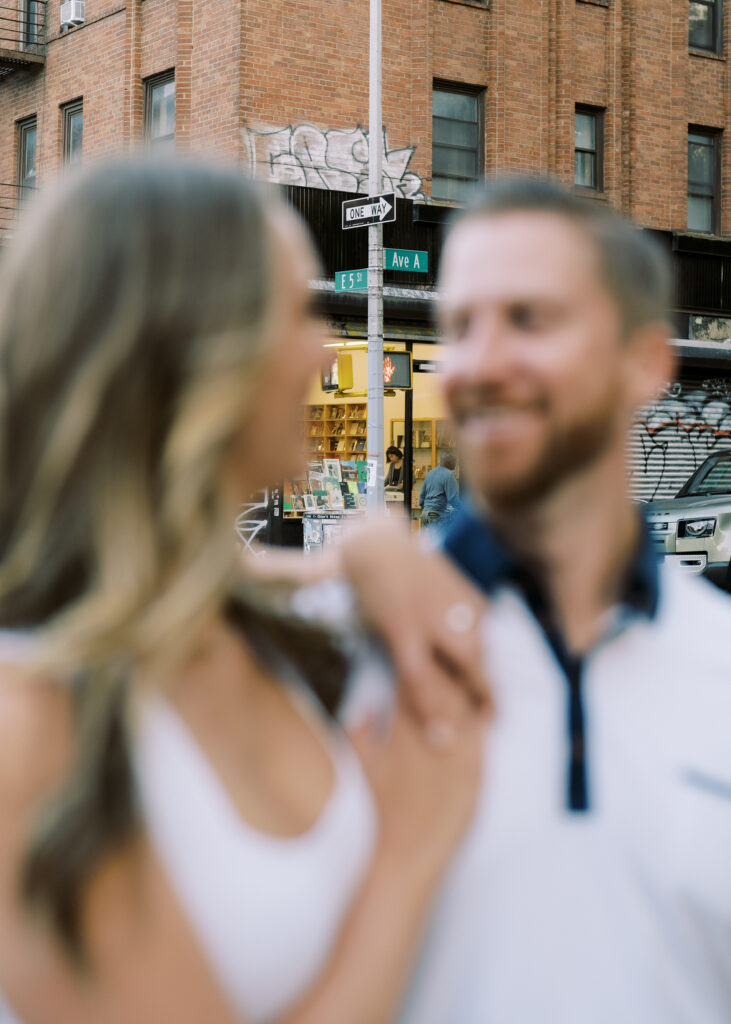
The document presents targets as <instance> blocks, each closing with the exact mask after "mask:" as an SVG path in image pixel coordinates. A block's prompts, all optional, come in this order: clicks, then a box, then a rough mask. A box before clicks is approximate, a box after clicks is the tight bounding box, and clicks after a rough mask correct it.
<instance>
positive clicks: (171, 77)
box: [145, 71, 175, 150]
mask: <svg viewBox="0 0 731 1024" xmlns="http://www.w3.org/2000/svg"><path fill="white" fill-rule="evenodd" d="M145 139H146V141H147V145H148V146H149V147H150V148H151V149H155V150H166V149H173V147H174V146H175V72H174V71H166V72H164V74H162V75H155V77H154V78H148V79H147V80H146V82H145Z"/></svg>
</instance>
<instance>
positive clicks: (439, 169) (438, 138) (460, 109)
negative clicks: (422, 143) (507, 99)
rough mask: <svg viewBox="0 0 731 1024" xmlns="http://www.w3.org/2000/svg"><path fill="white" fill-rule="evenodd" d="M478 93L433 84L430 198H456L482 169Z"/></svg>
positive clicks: (471, 183) (475, 179)
mask: <svg viewBox="0 0 731 1024" xmlns="http://www.w3.org/2000/svg"><path fill="white" fill-rule="evenodd" d="M481 105H482V104H481V97H480V95H479V94H478V93H477V92H475V91H472V90H471V91H467V90H459V89H457V88H456V87H451V86H449V87H448V86H437V87H435V88H434V94H433V97H432V198H433V199H450V200H453V201H455V202H460V201H461V200H463V199H465V198H466V195H467V193H468V192H469V189H470V186H471V185H473V184H474V182H476V181H477V180H478V178H479V177H480V174H481V173H482V166H481V160H480V140H481V138H482V132H481V131H480V122H481Z"/></svg>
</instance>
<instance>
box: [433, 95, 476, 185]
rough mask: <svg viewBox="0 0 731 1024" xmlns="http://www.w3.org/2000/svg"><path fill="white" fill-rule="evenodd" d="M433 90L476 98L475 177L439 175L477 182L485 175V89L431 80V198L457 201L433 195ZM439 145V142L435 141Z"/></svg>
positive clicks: (467, 182) (458, 147)
mask: <svg viewBox="0 0 731 1024" xmlns="http://www.w3.org/2000/svg"><path fill="white" fill-rule="evenodd" d="M435 92H452V93H457V94H458V95H460V96H474V97H475V98H476V100H477V146H476V147H475V149H476V157H477V161H476V163H477V171H476V174H475V178H474V179H472V178H460V177H459V176H458V175H445V174H440V175H439V177H442V178H444V177H451V178H452V180H454V181H462V182H464V183H465V184H469V183H471V182H472V181H474V183H475V184H478V183H479V182H480V181H481V180H482V179H484V177H485V89H484V88H483V87H482V86H479V85H468V84H466V83H463V82H450V81H447V80H445V79H443V78H435V79H434V80H433V81H432V115H431V117H432V121H431V131H432V135H431V198H432V200H433V201H434V202H436V203H459V202H460V200H457V199H447V198H441V197H439V196H435V195H434V93H435ZM454 120H456V118H455V119H454ZM460 123H461V124H468V123H471V122H467V121H463V122H460ZM437 145H441V143H437ZM447 148H449V147H447ZM453 148H455V149H460V148H462V149H465V150H466V151H467V152H471V150H468V149H467V147H460V146H455V147H453Z"/></svg>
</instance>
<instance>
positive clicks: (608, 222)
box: [450, 177, 672, 334]
mask: <svg viewBox="0 0 731 1024" xmlns="http://www.w3.org/2000/svg"><path fill="white" fill-rule="evenodd" d="M509 213H549V214H555V215H556V216H558V217H563V218H565V219H566V220H567V221H569V222H571V223H572V224H575V225H576V227H577V228H579V229H580V230H581V231H583V232H584V233H585V234H586V236H587V237H588V238H589V239H590V241H591V242H593V244H594V246H595V247H596V251H597V255H598V257H599V272H600V275H601V280H602V282H603V284H604V285H605V287H606V289H607V291H608V292H609V294H610V295H611V296H612V298H613V299H614V300H615V302H616V304H617V307H618V309H619V312H620V316H621V321H622V328H623V331H624V333H625V334H631V333H632V332H633V331H636V330H638V329H639V328H641V327H644V326H646V325H647V324H652V323H664V324H670V323H671V322H672V318H671V316H670V305H671V302H672V268H671V264H670V258H669V256H668V254H667V252H666V250H665V249H664V248H663V247H662V246H661V245H660V244H659V243H658V242H657V241H656V240H655V239H654V238H653V237H652V236H651V235H650V234H649V232H648V231H641V230H640V229H639V228H637V227H635V226H634V225H633V224H631V223H630V222H629V221H628V220H625V218H624V217H622V216H620V214H618V213H616V212H615V211H614V210H612V209H611V208H609V207H606V206H602V205H599V204H597V203H596V202H592V201H590V200H588V199H585V198H584V197H583V196H579V195H577V194H576V193H574V192H571V191H569V190H568V189H566V188H564V187H563V185H560V184H559V183H558V182H556V181H552V180H551V179H549V178H531V177H512V178H497V179H495V180H494V181H491V182H489V183H488V184H487V185H485V186H484V187H482V188H480V189H478V190H477V191H476V192H475V193H474V194H473V196H472V198H471V200H470V201H469V202H468V203H467V205H466V206H465V207H464V208H463V209H462V210H460V211H459V212H458V213H457V214H456V215H455V216H454V217H453V219H452V220H451V222H450V225H451V229H452V230H453V229H454V228H456V227H458V226H459V225H460V224H463V223H464V222H465V221H467V220H474V219H475V218H478V217H497V216H500V215H502V214H509Z"/></svg>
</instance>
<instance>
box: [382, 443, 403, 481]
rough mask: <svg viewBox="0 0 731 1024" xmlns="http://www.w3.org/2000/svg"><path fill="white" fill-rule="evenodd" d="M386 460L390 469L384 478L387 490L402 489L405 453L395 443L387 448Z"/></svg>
mask: <svg viewBox="0 0 731 1024" xmlns="http://www.w3.org/2000/svg"><path fill="white" fill-rule="evenodd" d="M386 461H387V462H388V469H387V470H386V477H385V480H384V487H385V488H386V490H387V491H401V492H402V493H403V489H404V453H403V452H402V451H401V449H400V448H397V447H396V445H395V444H392V445H391V446H390V447H389V448H387V449H386Z"/></svg>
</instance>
